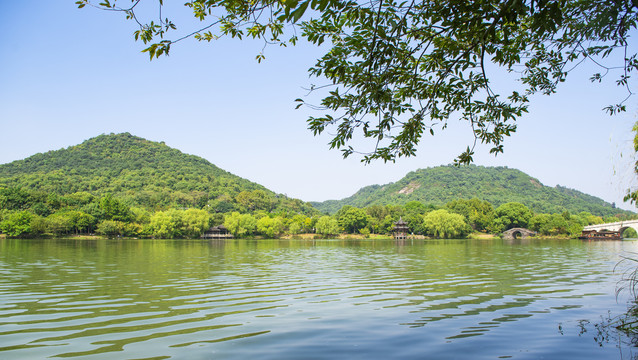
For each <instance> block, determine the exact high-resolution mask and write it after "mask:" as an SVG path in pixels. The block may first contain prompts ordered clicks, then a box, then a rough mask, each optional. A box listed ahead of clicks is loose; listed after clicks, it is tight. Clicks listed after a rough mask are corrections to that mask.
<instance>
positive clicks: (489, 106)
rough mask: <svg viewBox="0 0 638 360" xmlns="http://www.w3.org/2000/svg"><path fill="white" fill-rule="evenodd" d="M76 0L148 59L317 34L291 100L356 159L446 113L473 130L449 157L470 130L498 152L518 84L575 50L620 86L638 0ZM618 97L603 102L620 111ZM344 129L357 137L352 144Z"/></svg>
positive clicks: (548, 77) (412, 140) (550, 80)
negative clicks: (188, 14) (117, 16)
mask: <svg viewBox="0 0 638 360" xmlns="http://www.w3.org/2000/svg"><path fill="white" fill-rule="evenodd" d="M149 2H150V3H151V4H150V5H151V6H150V7H149V6H147V5H149ZM76 3H77V4H78V6H79V7H84V6H86V5H91V6H94V7H98V8H101V9H104V10H109V11H116V12H122V13H123V14H125V16H126V17H127V18H128V19H131V20H133V21H134V22H135V23H136V24H137V25H138V29H137V30H136V31H135V32H134V37H135V39H136V40H139V41H142V42H144V43H145V44H146V45H147V47H146V48H145V49H144V50H143V51H144V52H147V53H148V54H149V55H150V57H151V59H152V58H154V57H159V56H160V55H165V54H168V53H169V51H170V50H171V47H172V46H173V45H174V44H175V43H177V42H180V41H182V40H184V39H188V38H191V37H192V38H195V39H197V40H200V41H213V40H215V39H218V38H220V37H223V36H230V37H235V38H239V39H242V38H244V37H249V38H258V39H263V40H264V42H265V43H269V44H279V45H288V44H291V45H294V44H296V43H297V42H298V40H299V37H301V38H304V39H306V40H307V41H309V42H310V43H312V44H315V45H318V46H319V45H322V44H323V46H324V47H325V49H326V53H325V54H324V55H323V56H321V57H320V58H318V59H317V61H316V63H315V65H314V66H312V67H311V68H310V69H309V73H310V75H312V76H313V77H315V78H317V79H318V80H319V81H320V82H322V83H319V84H317V85H314V86H313V87H312V88H311V90H312V92H315V93H317V94H319V96H320V97H321V98H322V100H321V101H320V103H318V104H312V103H308V104H307V103H306V102H305V101H304V100H303V99H297V100H298V101H299V106H302V105H309V106H310V107H312V108H317V109H319V110H321V111H323V112H324V114H323V115H321V116H318V117H310V118H309V119H308V126H309V129H310V130H311V131H312V132H314V134H321V133H324V132H329V133H331V134H332V135H331V136H332V139H331V141H330V145H329V146H330V147H331V148H336V149H339V150H341V151H342V152H343V155H344V156H346V157H347V156H350V155H352V154H359V155H360V156H361V159H362V161H366V162H369V161H372V160H374V159H382V160H384V161H394V160H395V159H396V158H397V157H402V156H412V155H414V154H415V152H416V145H417V144H418V143H419V141H420V140H421V139H422V138H423V135H424V134H427V133H429V134H431V135H434V134H435V132H438V131H441V130H443V129H445V128H446V126H447V123H448V121H450V120H451V119H456V118H458V119H460V120H463V121H466V122H467V124H468V126H469V127H470V128H471V130H472V131H473V133H474V142H473V144H468V145H469V146H468V147H467V149H466V150H465V151H464V152H463V153H462V154H461V155H459V157H458V158H457V159H456V161H457V162H458V163H469V162H471V161H472V155H473V154H474V147H475V146H476V144H477V143H479V142H480V143H484V144H486V145H488V146H489V147H490V152H491V153H495V154H498V153H500V152H502V151H503V140H504V138H505V137H506V136H509V135H510V134H512V133H513V132H515V131H516V123H515V121H516V119H517V118H518V117H520V116H521V115H522V114H523V113H525V112H526V111H527V108H528V104H529V102H530V96H531V95H533V94H536V93H542V94H552V93H554V92H555V91H556V90H557V85H558V84H559V83H560V82H563V81H564V80H565V79H566V77H567V75H568V73H569V72H570V71H571V70H573V69H574V68H575V67H577V66H579V65H580V64H582V63H583V62H586V61H589V62H591V63H593V64H595V65H597V66H599V68H600V72H598V73H594V74H592V76H591V80H592V81H594V82H600V81H601V80H602V79H603V78H605V77H607V76H611V77H615V80H616V83H617V84H618V85H619V86H622V87H626V88H627V94H628V97H629V96H630V95H631V94H632V93H631V90H630V87H629V79H630V77H631V76H632V74H633V73H634V72H635V71H636V70H637V69H638V61H636V53H635V52H634V51H632V49H630V47H629V38H630V34H631V32H632V30H635V28H636V17H637V11H638V3H637V2H636V1H630V0H614V1H595V0H536V1H535V0H501V1H494V0H476V1H457V0H448V1H438V0H430V1H426V0H421V1H416V0H412V1H402V2H397V1H395V0H372V1H366V2H364V1H355V0H284V1H272V0H256V1H244V0H190V1H188V2H186V4H185V6H187V7H188V8H190V10H192V13H193V15H194V18H195V19H197V20H198V21H199V23H198V24H197V26H198V29H197V30H195V31H187V32H183V30H182V27H181V24H180V27H179V28H178V25H177V24H176V23H174V22H173V21H172V20H171V19H170V18H169V17H168V16H170V15H168V16H167V15H166V13H167V12H170V11H168V9H164V7H165V5H164V2H163V1H162V0H160V1H157V2H152V1H150V0H131V1H130V3H129V5H128V6H120V5H118V4H116V2H115V1H113V2H111V1H109V0H102V2H101V3H99V4H95V3H93V2H91V1H90V0H78V1H77V2H76ZM120 3H121V2H120ZM142 4H145V5H142ZM152 4H156V5H155V6H157V7H159V11H158V9H157V8H155V7H154V5H152ZM157 14H159V17H158V15H157ZM171 37H172V38H171ZM616 53H618V54H620V56H619V57H618V58H619V59H618V60H617V61H616V58H617V57H616V56H614V54H616ZM263 58H264V55H263V54H258V55H257V60H259V61H261V60H262V59H263ZM499 76H506V77H508V78H509V79H510V80H512V82H511V83H512V84H513V85H512V86H511V88H508V87H506V88H504V89H503V88H500V87H499V88H497V87H495V86H494V85H493V83H494V81H493V79H494V78H497V77H499ZM491 80H492V81H491ZM626 100H627V99H619V102H618V103H617V104H613V105H609V106H607V107H605V110H606V111H607V112H608V113H610V114H614V113H616V112H618V111H624V110H625V105H624V102H625V101H626ZM328 129H330V131H328ZM355 137H357V138H358V137H363V138H365V139H367V140H368V142H364V145H357V148H354V147H353V145H352V144H353V142H352V140H353V138H355ZM361 146H363V147H365V148H362V147H361Z"/></svg>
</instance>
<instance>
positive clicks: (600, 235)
mask: <svg viewBox="0 0 638 360" xmlns="http://www.w3.org/2000/svg"><path fill="white" fill-rule="evenodd" d="M578 238H579V239H580V240H622V233H621V232H620V231H609V230H601V231H596V230H583V232H582V234H580V236H579V237H578Z"/></svg>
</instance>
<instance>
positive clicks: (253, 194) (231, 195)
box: [0, 133, 315, 213]
mask: <svg viewBox="0 0 638 360" xmlns="http://www.w3.org/2000/svg"><path fill="white" fill-rule="evenodd" d="M2 187H5V188H20V189H22V190H24V191H30V192H34V193H41V194H54V195H59V196H63V197H66V199H67V200H68V199H69V198H86V197H90V196H96V197H101V196H104V195H106V194H109V195H112V196H113V197H115V198H118V199H120V200H122V201H123V202H124V203H126V204H127V205H129V206H140V207H143V208H147V209H151V210H158V209H165V208H169V207H177V208H189V207H195V208H208V210H210V211H211V212H228V211H233V210H239V211H255V210H266V211H292V212H303V213H312V212H314V211H315V210H314V209H313V208H312V207H311V206H310V205H309V204H308V203H304V202H302V201H301V200H298V199H290V198H287V197H286V196H283V195H277V194H275V193H273V192H272V191H270V190H268V189H266V188H264V187H263V186H261V185H259V184H256V183H253V182H251V181H248V180H246V179H243V178H240V177H238V176H236V175H233V174H231V173H229V172H227V171H224V170H222V169H220V168H218V167H217V166H215V165H213V164H211V163H210V162H208V161H207V160H205V159H203V158H200V157H198V156H194V155H188V154H184V153H182V152H180V151H179V150H176V149H173V148H170V147H169V146H167V145H165V144H164V143H163V142H162V143H158V142H153V141H149V140H145V139H142V138H140V137H136V136H133V135H131V134H128V133H123V134H110V135H100V136H97V137H95V138H92V139H89V140H86V141H85V142H83V143H81V144H79V145H76V146H71V147H69V148H66V149H61V150H56V151H49V152H47V153H41V154H36V155H33V156H31V157H29V158H27V159H24V160H19V161H14V162H11V163H9V164H3V165H0V188H2ZM47 196H48V195H47Z"/></svg>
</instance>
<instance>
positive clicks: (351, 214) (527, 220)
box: [0, 188, 629, 238]
mask: <svg viewBox="0 0 638 360" xmlns="http://www.w3.org/2000/svg"><path fill="white" fill-rule="evenodd" d="M237 198H238V199H239V200H237V203H236V205H235V206H231V207H229V208H228V211H223V212H222V211H218V208H216V207H211V206H207V205H206V206H203V207H202V208H167V209H162V210H157V211H153V210H149V209H146V208H143V207H140V206H131V205H128V204H127V203H126V201H125V200H124V199H120V198H117V197H115V196H113V195H111V194H106V195H103V196H95V195H93V194H90V193H87V192H79V193H73V194H69V195H57V194H54V193H48V194H47V193H44V192H40V191H28V190H23V189H20V188H0V231H1V232H3V233H5V234H6V235H7V236H10V237H37V236H44V235H48V236H65V235H70V234H99V235H103V236H107V237H117V236H124V237H147V238H198V237H200V236H201V235H202V234H203V233H204V232H205V231H206V230H207V229H209V228H210V227H211V226H214V225H220V224H223V225H225V226H226V228H228V229H229V231H230V232H231V233H232V234H233V235H235V236H236V237H253V236H261V237H265V238H278V237H281V236H295V235H298V234H302V233H314V234H317V235H318V236H322V237H330V236H337V235H339V234H342V233H345V234H358V235H360V236H365V237H367V236H369V235H370V234H381V235H391V233H392V229H393V227H394V225H395V223H396V222H397V221H398V220H399V219H402V220H404V221H405V222H406V223H407V224H408V226H409V227H410V231H411V233H413V234H418V235H425V236H430V237H436V238H462V237H465V236H467V235H468V234H470V233H473V232H482V233H493V234H500V233H501V232H503V231H504V230H507V229H510V228H513V227H527V228H530V229H532V230H534V231H537V232H539V233H540V234H541V235H547V236H555V235H568V236H575V235H578V234H580V232H581V231H582V228H583V226H585V225H590V224H597V223H603V222H612V221H618V220H624V219H627V218H629V217H628V216H625V215H617V216H614V217H605V218H602V217H599V216H595V215H592V214H591V213H588V212H581V213H578V214H570V213H569V212H567V211H565V212H562V213H553V214H547V213H534V212H533V211H532V210H530V209H529V208H528V207H527V206H525V205H523V204H521V203H516V202H511V203H506V204H503V205H500V206H498V207H497V208H494V207H493V206H492V204H490V203H489V202H487V201H482V200H478V199H470V200H464V199H459V200H454V201H451V202H448V203H447V204H445V205H444V206H435V205H432V204H427V205H426V204H423V203H421V202H418V201H411V202H409V203H407V204H405V205H385V206H381V205H372V206H369V207H366V208H357V207H352V206H349V205H346V206H344V207H342V208H341V209H340V210H339V211H337V213H336V214H334V215H332V216H330V215H320V214H318V213H316V212H315V213H311V214H304V213H302V212H299V211H298V212H294V211H288V210H277V209H276V207H275V206H274V205H273V203H271V202H270V201H271V200H272V199H269V197H268V196H267V193H265V192H263V191H261V190H254V191H252V192H251V191H244V192H241V193H240V194H238V196H237ZM236 208H240V209H242V211H235V209H236Z"/></svg>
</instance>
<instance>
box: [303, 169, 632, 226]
mask: <svg viewBox="0 0 638 360" xmlns="http://www.w3.org/2000/svg"><path fill="white" fill-rule="evenodd" d="M471 198H478V199H480V200H485V201H488V202H490V203H492V204H493V205H494V207H497V206H499V205H501V204H504V203H507V202H514V201H515V202H520V203H523V204H525V205H526V206H528V207H529V208H530V209H532V210H533V211H535V212H539V213H560V212H563V211H565V210H567V211H570V212H572V213H579V212H581V211H587V212H590V213H592V214H594V215H599V216H607V215H613V214H617V213H629V212H627V211H624V210H620V209H616V208H615V207H614V205H613V204H610V203H607V202H605V201H603V200H602V199H600V198H597V197H594V196H591V195H587V194H584V193H582V192H580V191H577V190H573V189H568V188H565V187H561V186H556V187H554V188H552V187H549V186H545V185H543V184H541V182H540V181H538V179H535V178H533V177H531V176H529V175H527V174H525V173H524V172H522V171H520V170H516V169H510V168H507V167H483V166H475V165H471V166H462V167H455V166H451V165H448V166H439V167H433V168H427V169H419V170H417V171H413V172H410V173H408V174H407V175H406V176H405V177H404V178H402V179H401V180H399V181H397V182H394V183H389V184H386V185H371V186H366V187H364V188H362V189H360V190H359V191H357V192H356V193H355V194H354V195H352V196H350V197H347V198H345V199H342V200H328V201H324V202H314V203H312V204H313V206H315V207H316V208H317V209H319V210H320V211H322V212H327V213H335V212H336V211H338V210H339V209H340V208H341V207H342V206H344V205H351V206H355V207H366V206H370V205H386V204H394V205H403V204H406V203H407V202H409V201H420V202H422V203H425V204H433V205H443V204H446V203H447V202H449V201H452V200H456V199H471Z"/></svg>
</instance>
